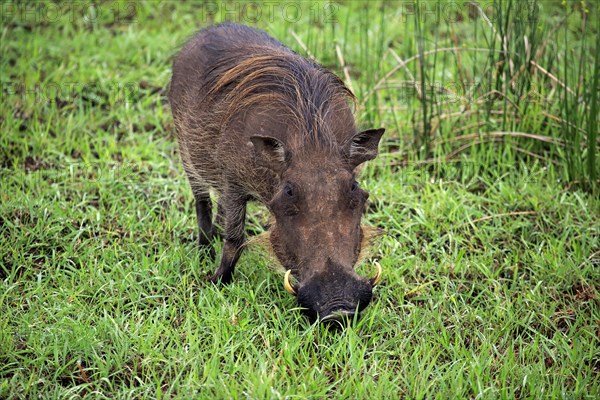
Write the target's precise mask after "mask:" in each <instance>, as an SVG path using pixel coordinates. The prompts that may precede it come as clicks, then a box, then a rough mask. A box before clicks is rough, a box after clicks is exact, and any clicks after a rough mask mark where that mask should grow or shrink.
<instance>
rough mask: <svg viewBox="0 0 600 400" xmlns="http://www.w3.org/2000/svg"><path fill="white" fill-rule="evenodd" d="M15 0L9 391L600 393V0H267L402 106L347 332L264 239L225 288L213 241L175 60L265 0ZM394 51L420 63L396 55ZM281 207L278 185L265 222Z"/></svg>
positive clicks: (4, 318)
mask: <svg viewBox="0 0 600 400" xmlns="http://www.w3.org/2000/svg"><path fill="white" fill-rule="evenodd" d="M529 3H531V2H529ZM11 4H12V3H2V7H3V8H2V12H3V14H2V20H1V23H2V25H1V27H0V49H1V52H2V57H1V59H0V79H1V84H2V102H1V105H0V132H1V133H0V310H1V311H0V398H9V399H12V398H16V399H19V398H72V397H79V396H82V397H85V396H87V397H90V398H163V397H175V398H227V399H228V398H234V399H235V398H257V399H267V398H269V399H270V398H288V399H293V398H298V399H304V398H347V399H354V398H364V399H377V398H401V397H405V398H432V397H439V398H485V399H488V398H519V399H521V398H573V399H579V398H590V399H592V398H598V397H599V396H600V339H599V337H600V324H599V321H600V302H599V300H598V297H599V296H600V284H599V282H600V268H599V262H600V261H599V260H600V250H599V249H600V217H599V215H600V214H599V212H600V200H599V199H598V196H597V194H598V192H597V190H598V185H597V177H598V176H599V174H598V168H599V167H598V161H597V160H598V155H597V148H598V147H597V144H598V143H597V141H598V136H597V132H596V130H597V126H598V121H597V116H598V113H597V110H598V108H599V106H598V98H597V97H598V96H597V95H598V93H597V84H598V78H599V72H598V70H599V68H598V55H597V54H598V51H597V50H598V40H599V39H598V37H600V35H599V34H598V30H599V23H600V22H599V20H600V18H599V17H598V6H597V5H596V4H595V3H591V2H579V1H578V2H567V4H566V5H562V4H561V3H560V2H540V3H536V4H534V6H536V7H537V8H534V10H537V13H536V14H535V15H534V16H533V17H532V18H520V17H522V16H523V15H529V14H526V13H525V12H524V11H523V10H518V9H517V5H516V4H517V3H515V2H510V1H504V2H502V3H490V4H491V5H489V4H488V5H489V6H490V10H491V9H493V10H496V11H495V12H492V11H486V12H488V14H489V16H490V24H491V26H493V27H494V29H492V27H491V26H490V24H488V23H487V22H486V21H485V20H484V19H483V18H481V17H480V15H479V17H477V15H478V14H477V12H478V10H476V9H473V10H471V9H469V8H466V6H464V7H463V5H462V4H463V3H459V4H460V7H458V8H456V10H458V14H457V15H460V16H461V18H462V20H460V21H459V20H456V21H455V19H454V17H455V14H448V13H449V11H448V10H449V9H448V8H444V7H448V4H458V3H447V2H439V3H438V2H427V3H424V2H421V3H419V4H418V6H419V7H423V6H424V7H426V8H425V9H419V11H418V12H417V11H416V10H414V9H413V8H411V7H410V4H409V3H407V2H398V3H393V2H392V3H390V2H386V3H385V4H376V3H372V2H369V3H368V4H369V7H366V6H365V4H363V3H360V2H346V3H325V4H323V3H320V4H316V5H315V4H312V5H311V4H308V3H305V4H302V5H301V6H300V8H298V9H299V10H300V13H299V15H298V14H294V10H298V9H296V8H294V7H291V6H289V7H288V8H284V6H273V7H272V8H268V7H267V6H266V5H264V6H258V8H260V7H262V8H260V10H261V12H262V14H260V17H258V18H254V19H256V24H255V25H257V26H259V27H261V28H264V29H267V30H268V31H269V32H271V33H272V34H273V35H274V36H275V37H277V38H279V39H280V40H282V41H283V42H284V43H286V44H288V45H290V46H291V47H292V48H293V49H295V50H297V51H298V52H300V53H302V54H306V51H309V52H310V54H311V55H313V56H314V57H315V58H317V60H319V61H320V62H321V63H323V64H324V65H326V66H328V67H329V68H332V69H333V70H335V71H336V72H338V73H339V74H340V76H342V77H344V78H345V79H346V80H347V81H348V79H347V77H349V78H350V80H349V81H348V82H349V83H350V84H351V85H352V87H353V89H354V91H355V92H356V94H357V97H358V99H359V101H360V102H361V107H360V108H359V110H358V118H359V121H360V122H361V124H362V125H364V126H365V127H370V126H379V125H384V126H386V128H387V133H386V139H385V142H384V143H383V145H382V146H381V155H380V157H379V158H378V159H377V160H376V161H373V162H371V163H370V164H369V165H368V167H367V168H366V169H365V170H364V172H363V174H362V178H361V184H362V186H363V187H365V188H367V189H368V190H369V191H370V193H371V197H370V206H369V212H368V214H367V216H366V222H367V223H369V224H371V225H376V226H379V227H381V228H383V229H384V230H385V231H386V233H387V234H386V235H385V236H384V237H383V238H382V239H381V241H380V243H379V244H378V245H377V246H376V247H375V249H374V257H376V258H378V259H380V261H381V264H382V266H383V267H384V279H383V282H382V284H381V285H380V286H379V287H378V288H377V289H376V290H375V300H374V302H373V303H372V304H371V305H370V306H369V308H368V309H367V310H366V311H365V313H364V315H363V318H362V319H361V320H359V321H357V322H356V323H354V324H353V325H352V326H349V327H347V329H345V330H343V331H331V330H328V329H327V328H325V327H323V326H320V325H311V324H310V323H309V322H308V321H307V320H306V319H305V318H304V317H303V316H302V315H301V313H300V311H299V310H298V309H297V308H296V307H297V306H296V303H295V299H294V298H293V297H291V296H289V295H288V294H287V292H286V291H285V289H284V288H283V284H282V276H281V275H280V274H279V273H276V272H274V271H273V270H272V269H271V268H270V267H269V260H268V259H266V258H264V257H263V256H262V255H261V253H260V252H259V251H256V250H250V251H247V252H246V253H245V254H244V255H243V256H242V258H241V260H240V263H239V267H238V269H237V271H236V276H235V281H234V283H233V284H231V285H229V286H227V287H215V286H213V285H211V284H208V283H207V280H206V278H207V276H208V275H210V273H212V271H213V270H214V269H215V265H214V263H213V262H211V261H209V260H207V259H206V257H205V256H206V254H203V253H201V252H199V251H198V250H197V248H196V244H195V243H196V242H195V240H196V231H195V230H196V222H195V215H194V206H193V201H192V195H191V191H190V189H189V187H188V184H187V181H186V179H185V177H184V174H183V171H182V168H181V165H180V162H179V159H178V153H177V146H176V143H175V141H174V128H173V123H172V119H171V116H170V110H169V108H168V105H167V104H166V100H165V91H164V88H165V87H166V85H167V83H168V80H169V77H170V60H171V57H172V56H173V54H174V53H175V52H176V49H177V48H178V46H179V45H180V44H181V43H182V42H183V41H184V40H185V38H187V37H189V35H190V34H192V32H193V31H194V30H195V29H197V28H198V27H200V26H204V25H207V24H209V23H212V22H218V21H221V20H223V19H224V18H225V17H226V14H227V13H229V14H228V15H229V16H230V17H232V16H235V19H236V20H238V21H240V22H246V23H252V21H253V19H252V16H255V17H256V15H258V14H256V12H258V9H257V6H256V5H254V6H252V7H255V8H254V9H248V8H244V7H245V6H244V4H245V3H235V2H231V3H228V4H229V6H228V8H225V7H226V6H224V5H222V4H221V5H219V4H217V5H214V7H213V6H206V5H202V4H201V3H191V4H185V5H180V4H179V3H178V2H174V1H173V2H169V1H167V2H161V3H152V2H148V3H142V4H138V3H130V2H122V3H112V2H109V3H100V4H99V5H98V6H97V7H96V8H95V9H94V8H91V7H88V5H89V4H88V3H81V2H74V3H69V2H66V3H63V5H62V6H61V7H62V8H57V6H54V5H52V4H53V3H52V4H50V3H32V4H29V5H27V6H20V7H30V8H26V9H23V8H22V10H25V11H27V10H29V11H27V12H21V13H19V9H18V8H17V9H15V8H10V7H15V6H14V4H13V5H11ZM293 4H296V3H293ZM482 4H483V3H482ZM486 4H487V3H486ZM84 6H85V7H84ZM586 9H587V12H586ZM132 10H134V11H135V15H132V14H131V11H132ZM227 10H229V11H227ZM232 10H233V11H232ZM431 10H433V11H436V10H439V16H437V17H436V16H435V14H432V13H431ZM56 12H58V14H56ZM252 12H254V13H255V14H252ZM449 15H450V16H451V17H452V21H455V22H452V23H451V21H449V20H450V17H449ZM284 16H287V17H286V18H284ZM84 17H85V18H84ZM492 17H493V18H492ZM432 18H433V19H434V20H433V21H432ZM435 18H437V19H435ZM525 37H527V43H528V45H527V46H525V45H524V43H525V39H524V38H525ZM502 38H505V39H502ZM503 41H504V43H506V46H507V48H508V51H507V52H505V53H500V52H498V51H496V50H499V49H501V47H502V43H503ZM544 43H545V44H544ZM336 46H337V49H338V51H339V53H340V54H341V55H342V56H343V59H344V65H342V63H341V60H340V57H338V55H337V53H338V51H336ZM529 46H530V47H529ZM448 47H466V48H476V49H483V50H485V49H488V51H479V50H477V51H468V50H464V51H456V50H455V51H441V50H439V49H444V48H448ZM540 48H543V49H544V50H543V51H540V52H539V55H536V54H538V50H539V49H540ZM435 49H438V50H439V51H433V50H435ZM490 49H491V50H494V51H489V50H490ZM528 49H529V50H528ZM528 51H529V54H533V56H531V57H530V58H529V59H528V58H527V57H526V56H524V55H526V54H527V52H528ZM394 54H395V55H397V56H398V57H400V58H401V59H402V60H404V61H406V60H410V61H407V63H406V68H398V70H397V71H396V72H394V73H392V74H390V75H389V76H388V77H386V74H387V73H388V72H389V71H390V70H391V69H392V68H394V67H395V66H396V65H398V62H399V61H398V60H397V59H396V57H395V55H394ZM419 54H422V56H423V57H421V58H420V59H419V57H418V55H419ZM507 55H508V58H510V59H511V60H512V63H513V67H512V68H513V73H511V72H510V68H511V67H510V66H509V62H508V61H507V60H506V59H504V60H502V59H501V58H502V57H505V58H506V57H507ZM415 56H417V57H415ZM531 61H534V62H535V63H536V64H537V65H539V66H540V67H542V68H543V69H544V70H545V71H547V73H542V72H541V69H540V68H538V67H533V68H532V67H531V66H532V64H531ZM592 66H594V68H592ZM344 67H345V68H344ZM521 68H522V72H521V73H519V74H517V75H516V78H515V72H514V71H519V70H520V69H521ZM550 75H551V76H550ZM384 77H385V79H384ZM513 78H514V84H513V83H512V82H511V80H513ZM413 82H421V84H422V86H421V88H420V89H419V90H417V89H416V88H415V85H414V83H413ZM423 87H425V89H426V90H424V91H423V93H424V95H420V93H419V91H420V90H421V89H423ZM566 87H568V88H569V90H570V91H572V92H573V93H571V92H570V91H569V90H567V89H566ZM374 88H376V90H374ZM594 89H596V91H594ZM492 90H493V91H494V92H493V93H490V92H492ZM515 110H516V111H515ZM490 132H497V133H502V134H501V135H500V134H490ZM518 133H525V134H528V135H529V136H526V135H521V134H518ZM467 135H468V136H467ZM265 220H266V213H265V210H264V209H263V208H261V207H258V206H255V205H253V206H252V207H251V208H250V212H249V228H250V230H252V231H255V232H260V231H261V229H262V228H261V226H262V224H263V223H264V221H265ZM360 271H361V273H363V274H369V273H372V271H371V270H370V269H369V268H368V267H367V266H361V267H360Z"/></svg>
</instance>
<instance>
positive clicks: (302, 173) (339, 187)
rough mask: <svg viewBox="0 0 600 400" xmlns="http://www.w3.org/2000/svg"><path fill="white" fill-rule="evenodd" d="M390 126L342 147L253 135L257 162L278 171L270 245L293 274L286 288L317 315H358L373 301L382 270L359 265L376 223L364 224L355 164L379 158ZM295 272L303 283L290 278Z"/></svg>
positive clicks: (355, 136)
mask: <svg viewBox="0 0 600 400" xmlns="http://www.w3.org/2000/svg"><path fill="white" fill-rule="evenodd" d="M383 132H384V129H371V130H367V131H363V132H359V133H355V134H354V133H353V134H351V135H349V139H348V140H347V141H346V142H345V143H342V144H340V145H338V146H329V147H328V148H327V150H324V147H322V146H321V147H320V148H317V149H315V148H310V147H306V146H305V147H303V148H302V151H298V150H296V151H295V150H294V147H295V148H296V149H298V148H299V147H298V146H293V145H292V146H290V145H289V144H287V143H284V142H283V141H281V140H279V139H276V138H273V137H265V136H253V137H252V138H251V142H252V144H253V146H254V151H255V160H256V162H257V164H258V165H261V166H264V167H267V168H270V169H272V170H273V171H275V172H276V174H277V176H278V190H277V191H276V193H275V195H274V196H273V198H272V200H271V201H270V203H269V209H270V211H271V213H272V214H273V216H274V219H275V223H274V225H273V226H272V228H271V230H270V244H271V247H272V250H273V252H274V253H275V255H276V257H277V258H278V260H279V261H280V262H281V263H282V264H283V266H284V267H285V269H286V270H287V273H286V275H285V279H284V283H285V286H286V289H287V290H288V291H289V292H290V293H292V294H294V295H296V296H297V299H298V302H299V303H300V305H301V306H302V307H303V308H304V309H305V310H306V313H307V314H308V315H309V317H311V319H316V318H318V319H320V320H341V319H345V318H348V317H350V318H351V317H352V316H353V315H354V314H356V313H357V312H360V311H361V310H362V309H364V308H365V307H366V306H367V305H368V304H369V302H370V301H371V297H372V293H373V287H374V286H375V285H376V284H377V283H378V281H379V277H380V274H381V268H380V267H379V264H376V267H377V270H376V272H375V273H374V276H373V277H372V278H364V277H361V276H359V275H358V274H357V273H356V271H355V266H356V263H357V261H358V260H359V259H360V255H361V252H362V251H364V250H365V249H363V247H365V246H366V245H367V243H368V242H369V241H370V240H369V239H370V238H371V237H372V236H373V229H372V228H371V229H368V228H365V227H362V226H361V217H362V215H363V213H364V211H365V206H366V201H367V198H368V196H369V195H368V193H367V192H366V191H365V190H363V189H361V187H360V186H359V184H358V183H357V182H356V169H357V167H358V166H359V165H360V164H362V163H363V162H365V161H367V160H370V159H373V158H375V156H376V155H377V146H378V143H379V140H380V139H381V136H382V134H383ZM291 276H292V277H293V278H294V280H295V281H296V283H295V284H292V283H291Z"/></svg>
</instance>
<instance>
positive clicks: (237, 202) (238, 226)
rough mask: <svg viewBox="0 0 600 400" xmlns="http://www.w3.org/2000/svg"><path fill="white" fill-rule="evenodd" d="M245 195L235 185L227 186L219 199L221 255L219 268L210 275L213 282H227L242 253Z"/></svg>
mask: <svg viewBox="0 0 600 400" xmlns="http://www.w3.org/2000/svg"><path fill="white" fill-rule="evenodd" d="M247 201H248V199H247V196H246V195H244V194H242V191H241V190H239V188H236V187H235V186H228V187H227V188H226V189H225V190H224V191H223V193H222V194H221V198H220V199H219V206H220V207H219V208H221V210H220V211H221V213H219V214H221V217H223V218H224V221H223V224H224V225H225V226H224V232H223V237H224V239H225V240H224V243H223V255H222V257H221V263H220V265H219V268H217V270H216V271H215V273H214V275H213V276H212V277H211V279H210V280H211V281H212V282H214V283H217V282H219V281H220V282H221V283H229V282H230V281H231V278H232V274H233V271H234V269H235V264H236V263H237V261H238V259H239V258H240V255H241V253H242V248H243V245H244V237H245V236H244V227H245V222H246V203H247Z"/></svg>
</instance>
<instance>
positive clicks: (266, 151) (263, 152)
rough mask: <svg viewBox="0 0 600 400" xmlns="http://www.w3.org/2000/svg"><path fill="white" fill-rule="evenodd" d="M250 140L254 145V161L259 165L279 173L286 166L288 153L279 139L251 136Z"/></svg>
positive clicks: (288, 157)
mask: <svg viewBox="0 0 600 400" xmlns="http://www.w3.org/2000/svg"><path fill="white" fill-rule="evenodd" d="M250 142H252V146H253V147H254V162H256V164H257V165H260V166H261V167H265V168H269V169H272V170H273V171H274V172H275V173H278V174H279V173H281V172H283V170H284V169H285V168H286V167H287V164H288V161H289V160H290V153H289V151H287V150H286V149H285V147H284V146H283V143H281V141H280V140H278V139H275V138H273V137H269V136H252V137H250Z"/></svg>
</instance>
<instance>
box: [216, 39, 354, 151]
mask: <svg viewBox="0 0 600 400" xmlns="http://www.w3.org/2000/svg"><path fill="white" fill-rule="evenodd" d="M243 54H245V55H243ZM204 83H205V87H206V88H210V90H208V92H207V94H206V96H205V99H206V100H207V101H214V100H215V99H216V98H219V99H221V100H220V103H221V107H219V109H220V110H221V115H220V118H219V121H220V124H221V129H223V128H224V127H226V126H227V125H228V124H229V123H230V122H231V120H232V118H234V117H235V116H236V115H239V114H240V113H242V112H243V111H244V110H247V109H249V108H250V107H252V106H253V105H260V106H262V107H267V108H269V106H272V108H273V109H274V110H281V109H282V108H283V109H284V110H285V114H284V115H282V118H285V119H286V123H287V124H293V125H294V126H295V128H296V130H297V132H299V133H301V134H302V138H301V140H302V142H303V143H304V145H308V144H316V145H320V146H319V147H327V146H335V145H338V143H336V142H335V140H334V139H335V138H334V136H333V133H332V132H331V131H330V130H331V126H329V124H327V121H329V122H330V121H332V119H334V117H335V113H336V111H339V110H340V108H341V107H348V106H350V105H353V104H354V103H355V97H354V95H353V94H352V92H351V91H350V90H349V89H348V88H347V87H346V86H345V85H344V82H343V81H342V80H341V79H340V78H339V77H338V76H336V75H335V74H333V73H332V72H330V71H327V70H326V69H324V68H322V67H321V66H320V65H318V64H317V63H315V62H313V61H311V60H307V59H305V58H303V57H301V56H299V55H297V54H295V53H293V52H291V51H290V50H288V49H285V48H282V49H281V50H279V49H277V50H276V49H273V47H271V46H265V47H264V48H261V47H260V46H258V47H253V48H250V49H245V50H244V52H243V53H241V52H237V51H233V52H232V55H231V56H230V57H226V58H224V59H223V60H221V62H220V63H218V64H217V65H215V66H214V67H213V68H211V69H210V70H209V71H208V73H207V75H206V78H205V82H204ZM223 106H224V107H223Z"/></svg>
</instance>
